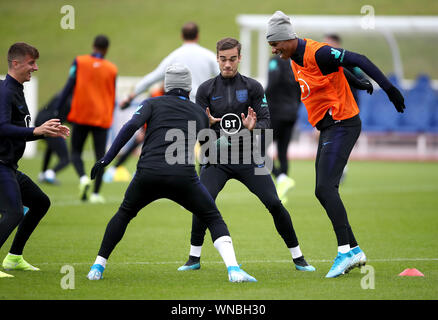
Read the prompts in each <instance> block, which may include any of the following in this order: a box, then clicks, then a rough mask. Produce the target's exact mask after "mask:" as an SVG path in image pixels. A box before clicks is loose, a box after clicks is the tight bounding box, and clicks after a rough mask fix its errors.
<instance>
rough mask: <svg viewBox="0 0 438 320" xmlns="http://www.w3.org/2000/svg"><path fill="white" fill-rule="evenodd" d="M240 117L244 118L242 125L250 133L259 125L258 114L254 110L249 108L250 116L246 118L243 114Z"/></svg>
mask: <svg viewBox="0 0 438 320" xmlns="http://www.w3.org/2000/svg"><path fill="white" fill-rule="evenodd" d="M240 116H241V117H242V124H243V125H244V126H245V128H247V129H248V130H249V131H252V129H254V127H255V125H256V123H257V114H256V112H255V111H254V109H253V108H251V107H248V115H247V116H246V117H245V114H244V113H241V114H240Z"/></svg>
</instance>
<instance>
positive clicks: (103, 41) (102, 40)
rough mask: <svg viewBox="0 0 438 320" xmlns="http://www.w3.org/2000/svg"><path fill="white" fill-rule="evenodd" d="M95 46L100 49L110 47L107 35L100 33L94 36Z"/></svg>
mask: <svg viewBox="0 0 438 320" xmlns="http://www.w3.org/2000/svg"><path fill="white" fill-rule="evenodd" d="M93 46H94V47H95V48H96V49H99V50H106V49H108V47H109V39H108V37H107V36H105V35H103V34H100V35H98V36H96V38H94V42H93Z"/></svg>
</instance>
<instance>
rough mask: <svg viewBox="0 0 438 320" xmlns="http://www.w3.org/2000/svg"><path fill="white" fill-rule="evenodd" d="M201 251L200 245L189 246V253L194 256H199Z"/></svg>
mask: <svg viewBox="0 0 438 320" xmlns="http://www.w3.org/2000/svg"><path fill="white" fill-rule="evenodd" d="M201 251H202V246H193V245H191V246H190V253H189V255H191V256H194V257H200V256H201Z"/></svg>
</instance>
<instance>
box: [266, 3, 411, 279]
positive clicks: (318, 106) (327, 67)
mask: <svg viewBox="0 0 438 320" xmlns="http://www.w3.org/2000/svg"><path fill="white" fill-rule="evenodd" d="M266 39H267V41H268V43H269V45H270V46H271V48H272V53H273V54H278V55H279V56H280V58H282V59H287V60H290V61H291V65H292V69H293V72H294V77H295V80H296V81H298V82H299V84H300V87H301V101H302V102H303V103H304V105H305V107H306V109H307V113H308V119H309V122H310V123H311V124H312V126H314V127H316V128H317V129H318V130H319V131H320V138H319V143H318V152H317V155H316V161H315V169H316V187H315V195H316V197H317V198H318V200H319V201H320V203H321V205H322V206H323V207H324V209H325V210H326V212H327V215H328V217H329V218H330V220H331V222H332V225H333V229H334V231H335V234H336V238H337V242H338V254H337V256H336V259H335V261H334V263H333V266H332V268H331V269H330V271H329V272H328V273H327V275H326V277H327V278H334V277H337V276H340V275H342V274H344V273H347V272H349V271H350V270H351V269H352V268H354V267H358V266H362V265H364V264H365V263H366V256H365V254H364V252H363V251H362V250H361V249H360V247H359V245H358V244H357V241H356V239H355V237H354V234H353V231H352V229H351V226H350V224H349V222H348V218H347V212H346V210H345V207H344V205H343V203H342V200H341V197H340V195H339V190H338V189H339V181H340V178H341V175H342V172H343V170H344V167H345V165H346V164H347V161H348V158H349V156H350V153H351V150H352V149H353V146H354V144H355V143H356V141H357V139H358V137H359V134H360V131H361V120H360V117H359V108H358V106H357V104H356V101H355V100H354V97H353V94H352V93H351V90H350V87H349V85H348V82H347V79H346V77H345V74H344V68H345V69H348V68H350V69H352V68H354V67H359V68H360V69H361V70H362V71H364V72H365V73H366V74H367V75H368V76H370V77H371V78H372V79H373V80H374V81H376V83H377V84H378V85H379V86H380V87H381V88H382V89H383V90H384V91H385V92H386V94H387V95H388V97H389V100H390V101H391V102H392V103H393V104H394V106H395V108H396V110H397V112H403V110H404V109H405V105H404V98H403V96H402V94H401V93H400V91H399V90H398V89H397V88H396V87H395V86H393V85H392V83H391V82H390V81H389V80H388V79H387V78H386V77H385V76H384V75H383V73H382V72H381V71H380V70H379V69H378V68H377V67H376V66H375V65H374V64H373V63H372V62H371V61H370V60H369V59H368V58H367V57H365V56H364V55H361V54H358V53H355V52H351V51H347V50H345V49H341V48H334V47H331V46H329V45H328V44H326V43H322V42H317V41H314V40H311V39H304V38H303V39H300V38H298V37H297V34H296V33H295V32H294V30H293V27H292V24H291V22H290V19H289V17H288V16H287V15H285V14H284V13H283V12H281V11H277V12H275V13H274V14H273V15H272V17H271V18H270V19H269V22H268V28H267V35H266ZM358 83H359V85H358V88H359V89H362V90H367V91H368V93H370V94H371V93H372V91H373V87H372V85H371V84H370V83H367V82H363V83H362V84H360V81H358Z"/></svg>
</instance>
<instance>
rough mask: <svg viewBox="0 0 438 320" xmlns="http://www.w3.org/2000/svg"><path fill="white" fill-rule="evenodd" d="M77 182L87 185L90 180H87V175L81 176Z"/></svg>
mask: <svg viewBox="0 0 438 320" xmlns="http://www.w3.org/2000/svg"><path fill="white" fill-rule="evenodd" d="M79 182H80V183H81V184H86V183H89V182H90V178H88V176H87V175H83V176H82V177H80V178H79Z"/></svg>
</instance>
